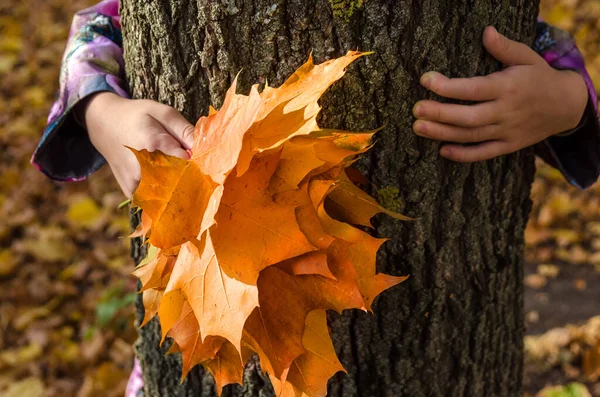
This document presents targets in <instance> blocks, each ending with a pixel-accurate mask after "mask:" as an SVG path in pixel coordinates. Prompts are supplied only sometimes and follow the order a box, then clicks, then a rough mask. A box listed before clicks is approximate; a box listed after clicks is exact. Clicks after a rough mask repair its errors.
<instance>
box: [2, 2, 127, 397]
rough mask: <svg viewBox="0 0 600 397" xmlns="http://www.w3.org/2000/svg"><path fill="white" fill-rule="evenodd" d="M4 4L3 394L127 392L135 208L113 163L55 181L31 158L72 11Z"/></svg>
mask: <svg viewBox="0 0 600 397" xmlns="http://www.w3.org/2000/svg"><path fill="white" fill-rule="evenodd" d="M95 2H96V1H95V0H83V1H81V0H74V1H65V0H47V1H46V0H44V1H38V0H27V1H24V2H23V1H16V0H6V1H2V2H0V153H1V154H0V395H1V396H3V397H5V396H6V397H42V396H43V397H93V396H105V397H122V396H123V394H124V390H125V385H126V382H127V379H128V376H129V372H130V371H131V368H132V364H133V349H132V347H131V344H132V342H133V341H134V340H135V337H136V332H135V329H134V327H133V307H132V303H131V302H132V297H134V296H135V280H134V279H133V277H130V276H129V275H128V274H129V273H130V272H131V269H132V266H133V265H132V261H131V260H130V258H129V241H128V239H126V238H123V237H125V236H127V235H128V234H129V232H130V230H129V220H128V213H127V210H121V211H119V210H118V209H117V206H118V205H119V202H121V201H122V200H123V198H122V194H121V193H120V192H119V190H118V187H117V185H116V183H115V182H114V181H113V178H112V176H111V175H110V170H109V169H108V168H106V169H103V170H101V171H99V172H98V173H97V174H95V175H94V176H93V177H92V178H91V180H90V181H89V182H83V183H77V184H58V183H52V182H51V181H50V180H48V178H46V177H45V176H44V175H42V174H41V173H40V172H39V171H38V170H36V169H35V168H33V167H32V166H31V165H30V164H29V159H30V157H31V154H32V153H33V150H34V148H35V146H36V145H37V142H38V140H39V138H40V137H41V134H42V130H43V128H44V126H45V124H46V118H47V116H48V112H49V109H50V105H51V103H52V101H53V100H54V98H55V97H56V92H57V89H58V74H59V66H60V62H61V56H62V53H63V51H64V48H65V41H66V38H67V34H68V31H69V27H70V23H71V19H72V17H73V14H74V13H75V12H76V11H78V10H81V9H84V8H86V7H88V6H90V5H92V4H93V3H95Z"/></svg>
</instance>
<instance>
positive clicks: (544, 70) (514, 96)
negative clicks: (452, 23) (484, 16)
mask: <svg viewBox="0 0 600 397" xmlns="http://www.w3.org/2000/svg"><path fill="white" fill-rule="evenodd" d="M483 44H484V46H485V48H486V49H487V51H488V52H489V53H490V54H491V55H492V56H493V57H494V58H496V59H497V60H499V61H500V62H502V63H503V64H504V65H505V66H506V69H504V70H502V71H501V72H497V73H492V74H490V75H488V76H483V77H472V78H466V79H460V78H457V79H450V78H447V77H445V76H443V75H442V74H440V73H436V72H429V73H425V74H424V75H423V76H422V77H421V84H422V85H423V86H424V87H425V88H427V89H429V90H431V91H433V92H435V93H436V94H438V95H440V96H443V97H447V98H453V99H458V100H462V101H473V102H478V103H476V104H474V105H457V104H448V103H440V102H436V101H430V100H423V101H419V102H418V103H417V104H416V105H415V107H414V109H413V113H414V115H415V117H416V118H417V121H416V122H415V123H414V125H413V130H414V131H415V133H416V134H417V135H420V136H423V137H426V138H431V139H436V140H440V141H445V142H456V143H458V144H447V145H443V146H442V148H441V149H440V155H441V156H442V157H445V158H448V159H450V160H454V161H458V162H474V161H481V160H487V159H491V158H493V157H496V156H500V155H503V154H508V153H512V152H515V151H517V150H520V149H522V148H524V147H527V146H531V145H534V144H536V143H538V142H541V141H543V140H544V139H546V138H548V137H550V136H552V135H555V134H558V133H561V132H565V131H568V130H571V129H573V128H575V127H576V126H577V125H578V124H579V122H580V121H581V118H582V115H583V113H584V111H585V108H586V105H587V102H588V91H587V87H586V84H585V81H584V79H583V77H581V76H580V75H579V74H578V73H577V72H572V71H560V70H555V69H553V68H552V67H551V66H549V65H548V63H547V62H546V61H545V60H544V59H543V58H542V57H540V56H539V55H538V54H537V53H536V52H535V51H533V50H532V49H531V48H529V47H528V46H526V45H525V44H522V43H519V42H516V41H512V40H509V39H508V38H506V37H504V36H502V35H501V34H499V33H498V32H497V31H496V29H494V28H492V27H488V28H487V29H486V30H485V32H484V35H483ZM460 143H471V144H474V145H461V144H460Z"/></svg>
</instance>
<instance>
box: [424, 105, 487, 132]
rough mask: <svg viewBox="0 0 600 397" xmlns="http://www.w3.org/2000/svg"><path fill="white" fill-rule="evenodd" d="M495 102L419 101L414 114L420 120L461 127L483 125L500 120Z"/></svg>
mask: <svg viewBox="0 0 600 397" xmlns="http://www.w3.org/2000/svg"><path fill="white" fill-rule="evenodd" d="M497 106H498V105H497V103H495V102H484V103H479V104H476V105H456V104H452V103H440V102H436V101H427V100H426V101H419V102H417V103H416V104H415V107H414V108H413V114H414V116H415V117H416V118H418V119H420V120H429V121H437V122H439V123H445V124H451V125H455V126H459V127H471V128H474V127H482V126H484V125H488V124H493V123H495V122H496V121H498V120H497V119H498V113H499V112H498V109H497Z"/></svg>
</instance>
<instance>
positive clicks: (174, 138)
mask: <svg viewBox="0 0 600 397" xmlns="http://www.w3.org/2000/svg"><path fill="white" fill-rule="evenodd" d="M76 112H77V113H76V114H77V115H78V116H83V117H80V119H83V120H85V126H86V128H87V131H88V134H89V137H90V140H91V141H92V144H93V145H94V146H95V147H96V149H97V150H98V151H99V152H100V153H101V154H102V156H104V158H105V159H106V161H107V162H108V164H109V165H110V168H111V170H112V172H113V174H114V175H115V178H116V179H117V182H118V183H119V185H120V186H121V189H122V190H123V193H125V195H126V196H127V197H131V196H132V195H133V192H134V191H135V189H136V188H137V185H138V183H139V181H140V177H141V175H140V165H139V163H138V161H137V160H136V158H135V155H134V154H133V153H132V152H131V151H130V150H129V149H127V148H126V147H125V146H129V147H132V148H134V149H138V150H141V149H147V150H149V151H151V152H152V151H154V150H160V151H162V152H164V153H167V154H170V155H172V156H177V157H181V158H189V155H188V153H187V152H186V150H189V149H191V147H192V144H193V136H194V126H193V125H191V124H190V123H189V122H188V121H187V120H186V119H185V118H184V117H183V116H182V115H181V114H180V113H179V112H178V111H177V110H176V109H173V108H172V107H170V106H167V105H163V104H160V103H158V102H154V101H148V100H133V99H125V98H121V97H119V96H118V95H116V94H113V93H109V92H102V93H99V94H96V95H94V96H93V97H91V98H90V99H89V100H88V101H87V102H86V103H84V104H82V106H80V107H79V108H78V109H76Z"/></svg>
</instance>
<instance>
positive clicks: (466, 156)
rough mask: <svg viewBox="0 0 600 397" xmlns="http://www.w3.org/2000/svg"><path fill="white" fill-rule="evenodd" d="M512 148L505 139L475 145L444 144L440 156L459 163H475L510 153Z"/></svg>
mask: <svg viewBox="0 0 600 397" xmlns="http://www.w3.org/2000/svg"><path fill="white" fill-rule="evenodd" d="M510 148H511V146H510V144H509V143H507V142H504V141H488V142H484V143H481V144H479V145H474V146H463V145H444V146H442V148H441V149H440V156H442V157H445V158H447V159H448V160H452V161H456V162H459V163H473V162H476V161H483V160H489V159H492V158H494V157H498V156H501V155H503V154H507V153H510V152H512V150H511V149H510Z"/></svg>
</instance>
